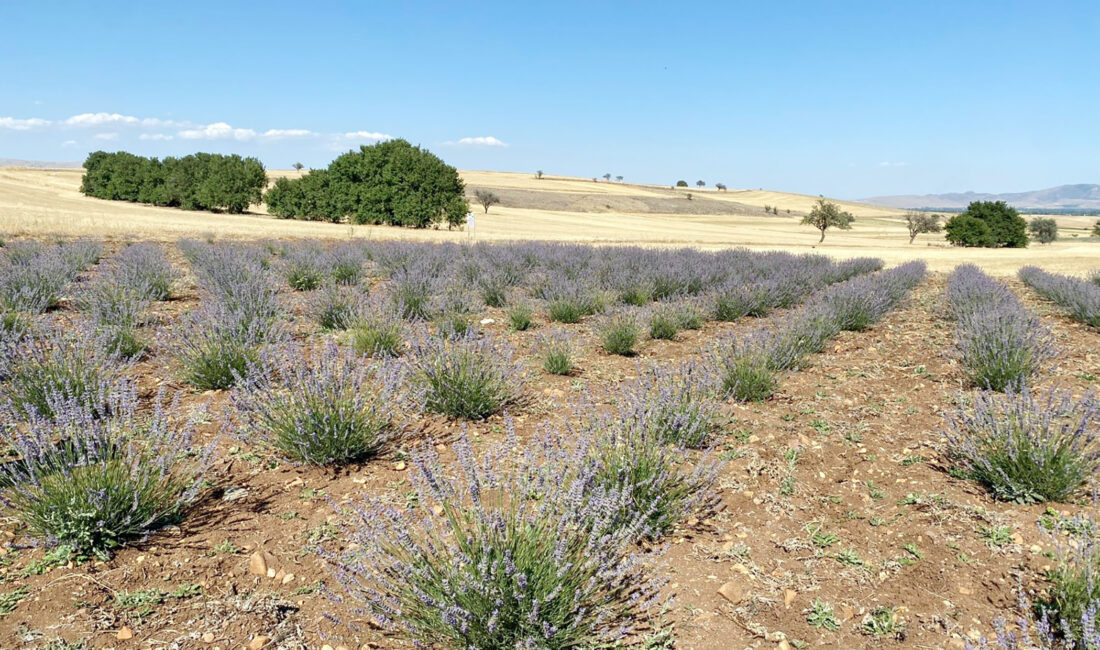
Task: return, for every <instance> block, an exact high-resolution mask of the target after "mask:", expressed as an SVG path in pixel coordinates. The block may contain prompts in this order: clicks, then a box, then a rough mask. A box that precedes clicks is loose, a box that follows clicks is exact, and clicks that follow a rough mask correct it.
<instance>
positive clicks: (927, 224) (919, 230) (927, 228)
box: [905, 210, 943, 244]
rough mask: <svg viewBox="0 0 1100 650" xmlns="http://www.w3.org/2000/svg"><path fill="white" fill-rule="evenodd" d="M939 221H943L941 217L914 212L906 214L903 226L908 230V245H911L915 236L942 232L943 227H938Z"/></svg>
mask: <svg viewBox="0 0 1100 650" xmlns="http://www.w3.org/2000/svg"><path fill="white" fill-rule="evenodd" d="M940 219H943V215H939V214H929V213H927V212H917V211H915V210H910V211H909V212H906V213H905V225H906V227H907V228H909V243H910V244H912V243H913V240H914V239H916V238H917V235H922V234H924V233H932V232H940V231H942V230H943V226H941V225H940Z"/></svg>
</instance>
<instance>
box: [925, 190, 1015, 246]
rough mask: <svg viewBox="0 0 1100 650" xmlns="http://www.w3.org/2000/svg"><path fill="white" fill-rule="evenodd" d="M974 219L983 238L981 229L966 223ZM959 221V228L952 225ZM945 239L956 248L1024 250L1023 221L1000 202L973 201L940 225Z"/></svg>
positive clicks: (1013, 209)
mask: <svg viewBox="0 0 1100 650" xmlns="http://www.w3.org/2000/svg"><path fill="white" fill-rule="evenodd" d="M969 219H978V220H980V221H982V222H983V223H985V225H986V228H987V229H988V231H989V234H988V236H983V235H982V233H983V232H984V231H983V230H982V229H981V228H978V227H976V226H974V225H973V224H971V223H969ZM958 220H962V221H963V222H964V223H963V224H962V225H961V226H960V225H958V224H956V225H955V226H954V227H953V226H952V222H955V221H958ZM944 228H945V230H947V233H948V236H947V240H948V241H950V242H951V243H952V244H955V245H957V246H984V247H989V248H1025V247H1026V246H1027V243H1028V238H1027V222H1026V221H1024V218H1023V217H1021V216H1020V213H1019V212H1017V211H1016V209H1015V208H1013V207H1011V206H1009V205H1008V204H1007V203H1005V202H1004V201H973V202H971V203H970V205H968V206H967V207H966V212H961V213H959V214H957V215H955V216H953V217H951V218H950V219H949V220H948V221H947V224H946V225H945V226H944Z"/></svg>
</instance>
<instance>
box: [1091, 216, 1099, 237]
mask: <svg viewBox="0 0 1100 650" xmlns="http://www.w3.org/2000/svg"><path fill="white" fill-rule="evenodd" d="M1092 236H1093V237H1100V219H1097V221H1096V224H1095V225H1093V227H1092Z"/></svg>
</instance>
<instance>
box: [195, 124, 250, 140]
mask: <svg viewBox="0 0 1100 650" xmlns="http://www.w3.org/2000/svg"><path fill="white" fill-rule="evenodd" d="M179 136H180V137H181V138H183V139H184V140H228V139H233V140H251V139H252V138H254V137H256V132H255V131H253V130H252V129H235V128H233V127H231V126H229V125H228V124H226V123H225V122H214V123H213V124H207V125H205V126H199V127H197V128H194V129H184V130H183V131H180V132H179Z"/></svg>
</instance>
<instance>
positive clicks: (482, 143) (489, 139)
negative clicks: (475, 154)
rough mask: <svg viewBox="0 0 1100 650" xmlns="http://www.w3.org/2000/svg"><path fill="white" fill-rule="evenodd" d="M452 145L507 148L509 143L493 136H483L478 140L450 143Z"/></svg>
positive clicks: (471, 139) (464, 139) (468, 139)
mask: <svg viewBox="0 0 1100 650" xmlns="http://www.w3.org/2000/svg"><path fill="white" fill-rule="evenodd" d="M450 144H460V145H468V146H474V147H507V146H508V143H507V142H502V141H500V140H498V139H496V138H494V137H493V136H491V135H483V136H478V137H476V138H462V139H461V140H459V141H458V142H457V143H450Z"/></svg>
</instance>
